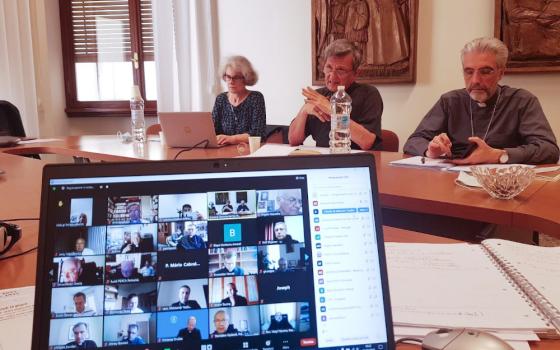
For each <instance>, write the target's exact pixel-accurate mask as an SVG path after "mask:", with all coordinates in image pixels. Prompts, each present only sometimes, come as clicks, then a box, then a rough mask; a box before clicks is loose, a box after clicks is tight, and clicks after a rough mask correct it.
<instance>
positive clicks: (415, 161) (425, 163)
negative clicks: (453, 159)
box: [389, 156, 453, 169]
mask: <svg viewBox="0 0 560 350" xmlns="http://www.w3.org/2000/svg"><path fill="white" fill-rule="evenodd" d="M389 164H391V165H396V166H407V167H418V168H440V169H446V168H451V167H452V166H453V164H452V163H449V162H447V161H446V159H441V158H437V159H433V158H428V157H420V156H416V157H409V158H403V159H399V160H394V161H392V162H390V163H389Z"/></svg>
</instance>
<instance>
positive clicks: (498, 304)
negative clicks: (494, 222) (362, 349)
mask: <svg viewBox="0 0 560 350" xmlns="http://www.w3.org/2000/svg"><path fill="white" fill-rule="evenodd" d="M386 250H387V265H388V272H389V280H390V291H391V304H392V310H393V320H394V324H395V325H401V326H418V327H469V328H480V329H485V330H489V331H500V330H501V331H505V330H507V331H516V330H517V331H534V332H536V333H538V334H539V335H540V336H541V337H548V338H558V337H559V336H560V311H559V310H560V247H538V246H531V245H526V244H521V243H516V242H511V241H506V240H500V239H488V240H485V241H483V242H482V244H475V245H473V244H466V243H465V244H462V243H459V244H425V243H387V244H386Z"/></svg>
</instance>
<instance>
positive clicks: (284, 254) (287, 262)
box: [258, 243, 308, 273]
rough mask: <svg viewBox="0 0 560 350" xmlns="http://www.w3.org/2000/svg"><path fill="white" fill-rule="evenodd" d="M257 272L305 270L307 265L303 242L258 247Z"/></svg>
mask: <svg viewBox="0 0 560 350" xmlns="http://www.w3.org/2000/svg"><path fill="white" fill-rule="evenodd" d="M258 249H259V252H258V259H259V261H258V267H259V273H285V272H296V271H305V270H306V268H307V265H308V261H307V260H308V259H306V256H307V251H306V249H305V244H303V243H294V244H273V245H264V246H259V247H258Z"/></svg>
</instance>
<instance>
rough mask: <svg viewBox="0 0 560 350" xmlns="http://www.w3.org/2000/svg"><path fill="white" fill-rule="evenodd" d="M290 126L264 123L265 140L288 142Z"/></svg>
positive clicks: (269, 141)
mask: <svg viewBox="0 0 560 350" xmlns="http://www.w3.org/2000/svg"><path fill="white" fill-rule="evenodd" d="M289 130H290V127H289V126H288V125H268V124H267V125H266V137H265V139H264V141H265V142H268V143H285V144H288V143H290V142H289V141H288V131H289Z"/></svg>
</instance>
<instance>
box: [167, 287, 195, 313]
mask: <svg viewBox="0 0 560 350" xmlns="http://www.w3.org/2000/svg"><path fill="white" fill-rule="evenodd" d="M190 295H191V287H189V286H187V285H183V286H181V288H179V301H178V302H176V303H173V304H171V306H172V307H181V308H183V309H200V305H199V304H198V302H197V301H196V300H189V296H190Z"/></svg>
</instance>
